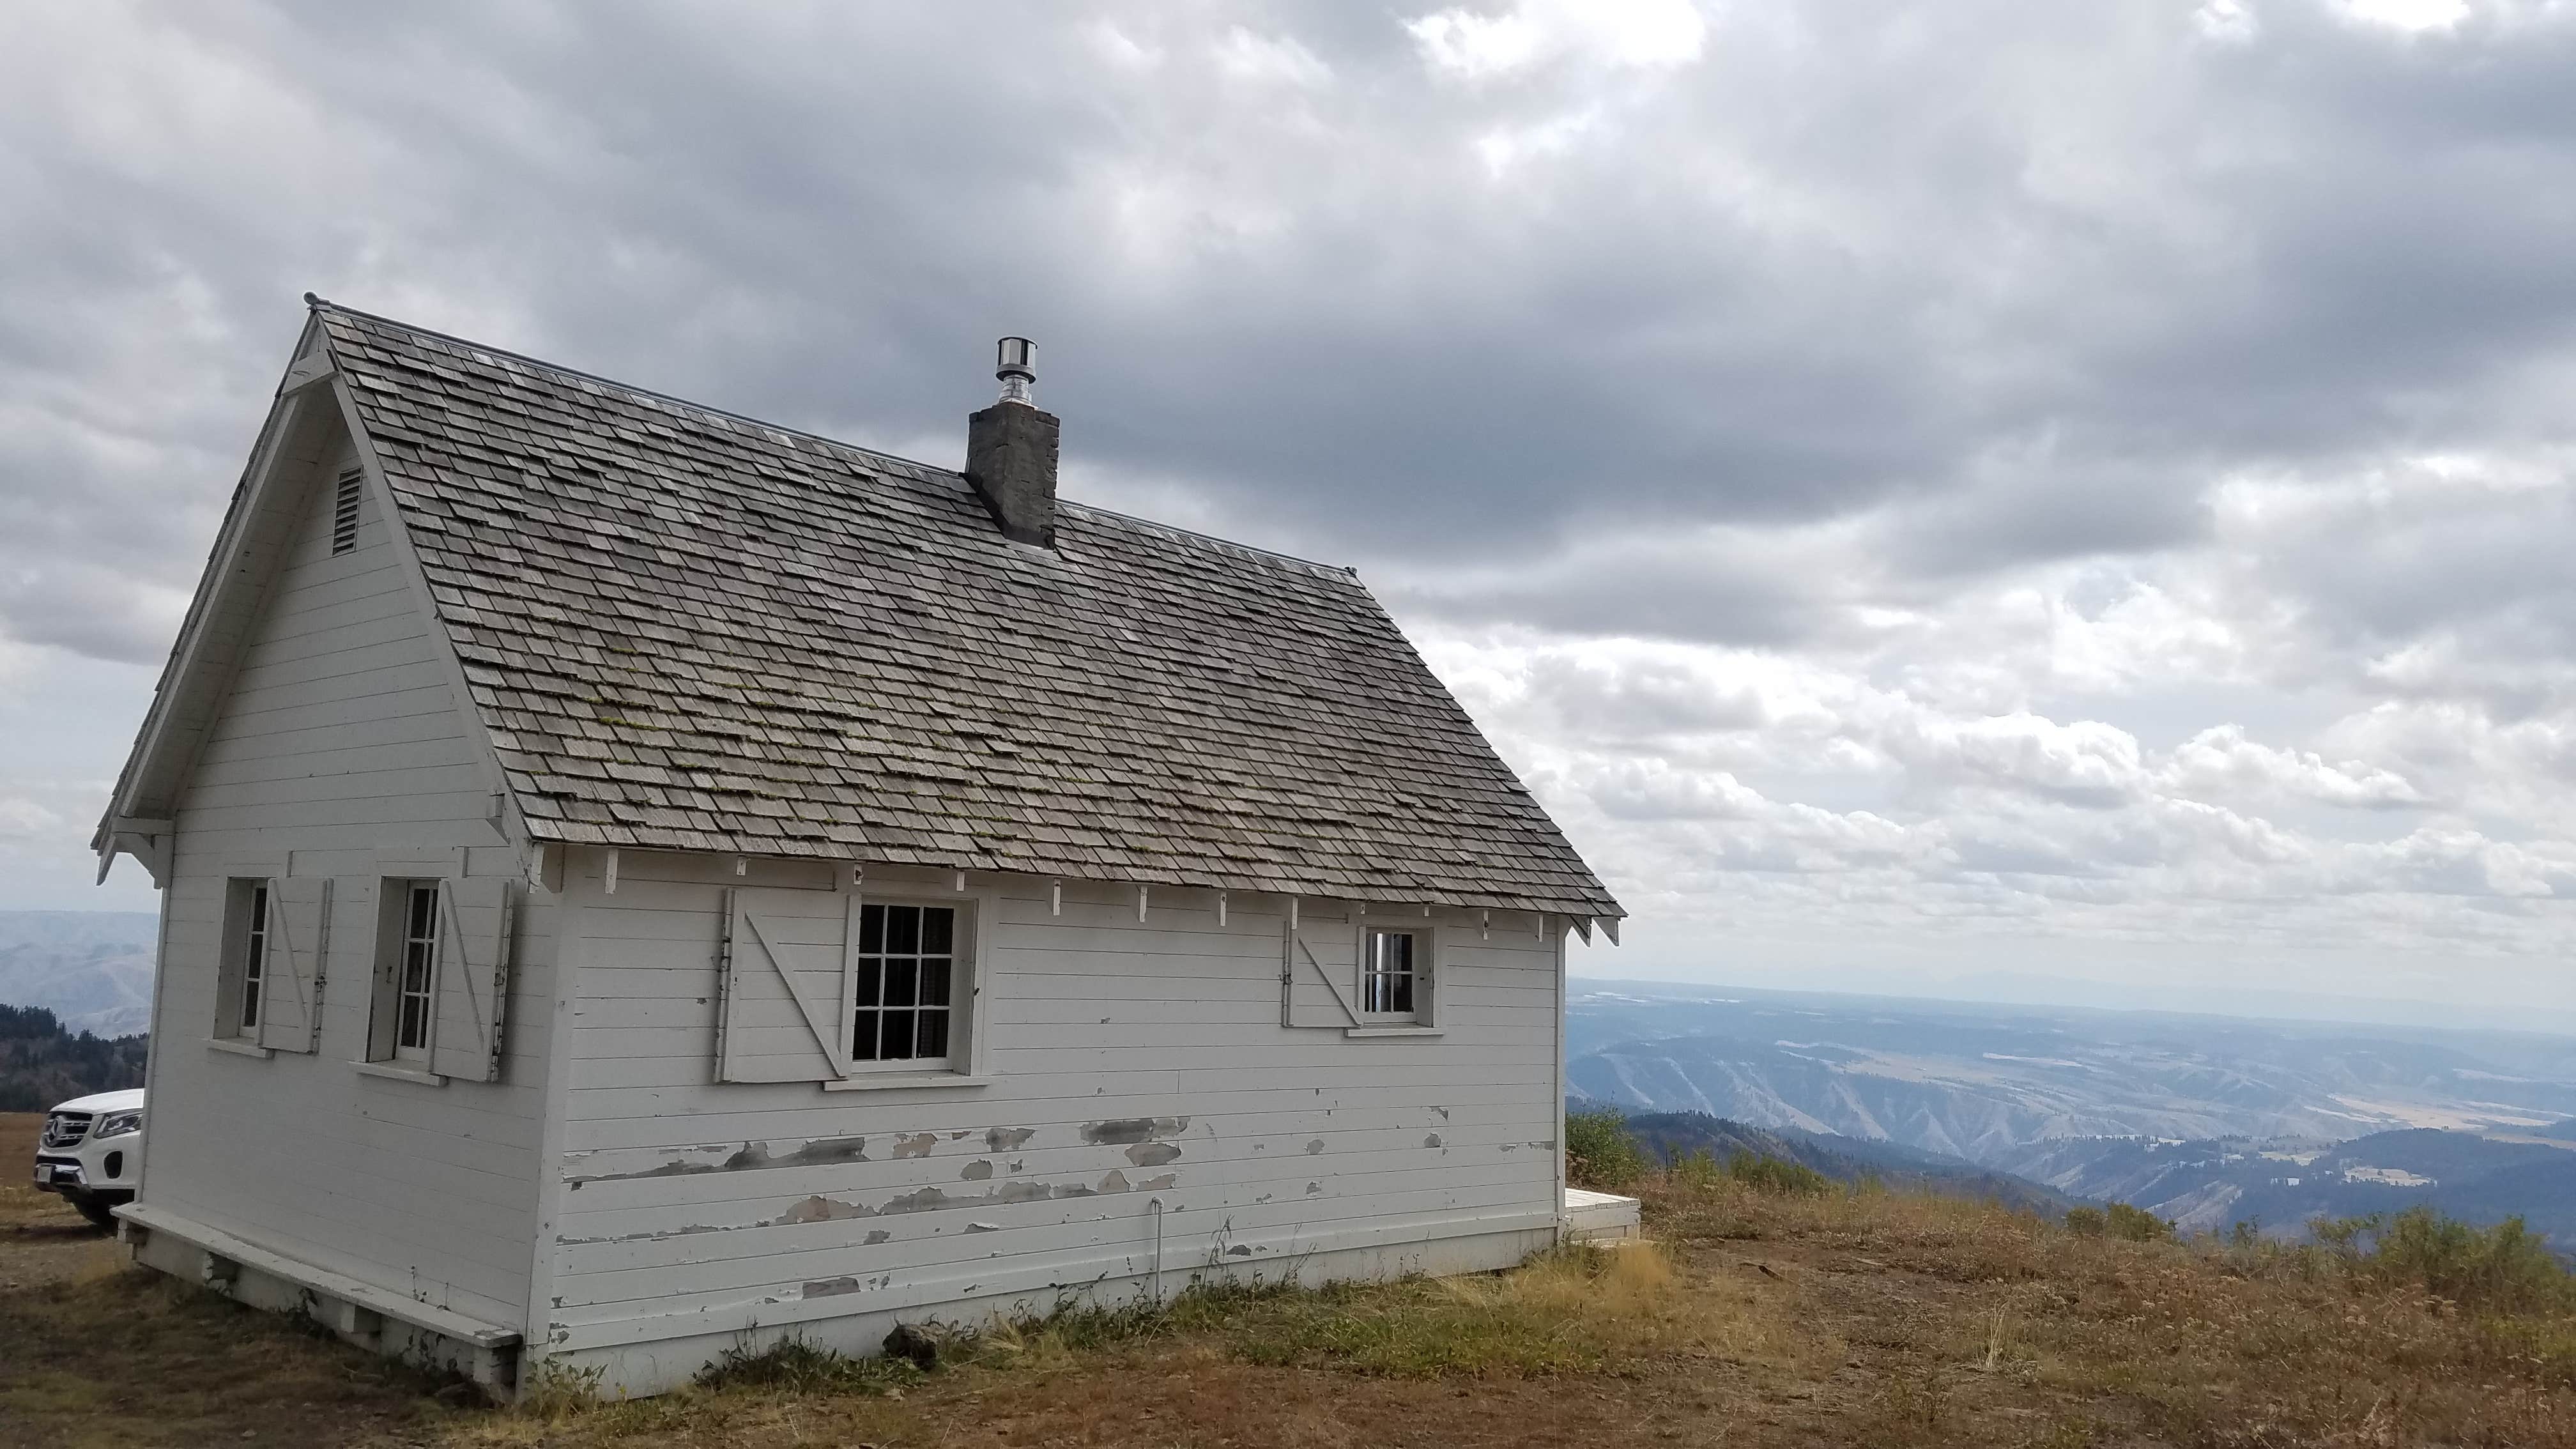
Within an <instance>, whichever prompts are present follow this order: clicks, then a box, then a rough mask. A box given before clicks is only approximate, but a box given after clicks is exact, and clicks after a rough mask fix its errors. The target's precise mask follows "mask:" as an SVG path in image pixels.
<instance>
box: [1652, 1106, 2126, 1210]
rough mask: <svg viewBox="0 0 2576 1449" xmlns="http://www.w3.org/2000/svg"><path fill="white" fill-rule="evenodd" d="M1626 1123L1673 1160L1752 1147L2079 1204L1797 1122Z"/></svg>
mask: <svg viewBox="0 0 2576 1449" xmlns="http://www.w3.org/2000/svg"><path fill="white" fill-rule="evenodd" d="M1625 1124H1626V1126H1627V1129H1628V1135H1629V1136H1631V1137H1634V1138H1636V1139H1637V1141H1638V1143H1639V1144H1640V1145H1641V1146H1643V1147H1644V1148H1645V1149H1646V1151H1647V1154H1648V1155H1649V1156H1651V1157H1653V1158H1654V1159H1655V1160H1657V1161H1658V1162H1665V1163H1669V1162H1672V1161H1675V1160H1677V1159H1679V1158H1680V1157H1682V1156H1684V1155H1685V1154H1688V1153H1691V1152H1695V1151H1705V1152H1707V1153H1708V1154H1709V1156H1710V1157H1712V1158H1713V1159H1715V1160H1716V1161H1718V1162H1720V1163H1723V1162H1725V1161H1726V1160H1727V1159H1728V1158H1729V1157H1731V1156H1733V1155H1734V1154H1736V1153H1748V1154H1751V1155H1753V1156H1756V1157H1774V1158H1779V1159H1781V1160H1783V1161H1788V1162H1795V1163H1797V1164H1799V1165H1800V1166H1802V1167H1810V1168H1813V1169H1815V1170H1816V1171H1817V1172H1820V1173H1823V1174H1824V1175H1825V1176H1827V1177H1830V1178H1832V1179H1833V1180H1834V1181H1836V1182H1841V1183H1848V1184H1853V1185H1857V1184H1860V1183H1863V1182H1877V1183H1880V1184H1882V1185H1884V1186H1886V1187H1889V1188H1893V1189H1898V1190H1903V1191H1920V1192H1934V1193H1940V1194H1942V1195H1944V1196H1950V1197H1967V1198H1978V1199H1986V1200H1992V1201H1997V1202H2001V1203H2003V1204H2004V1205H2005V1206H2007V1207H2014V1208H2020V1209H2023V1210H2025V1211H2029V1212H2035V1213H2039V1214H2041V1215H2043V1216H2048V1217H2055V1216H2057V1215H2059V1214H2062V1213H2064V1212H2065V1211H2066V1210H2067V1209H2068V1208H2070V1207H2073V1206H2075V1201H2074V1199H2072V1198H2070V1197H2068V1196H2067V1195H2066V1194H2064V1193H2061V1192H2059V1191H2057V1190H2056V1189H2054V1188H2051V1187H2047V1186H2044V1185H2042V1184H2040V1183H2036V1182H2032V1181H2030V1180H2029V1179H2027V1178H2022V1177H2016V1176H2014V1175H2012V1174H2011V1173H2005V1172H1996V1171H1994V1170H1992V1169H1990V1168H1984V1167H1979V1166H1978V1165H1977V1164H1975V1163H1973V1162H1968V1161H1964V1160H1962V1159H1960V1158H1956V1157H1945V1156H1942V1155H1941V1154H1939V1153H1932V1152H1918V1151H1916V1150H1914V1149H1912V1148H1908V1147H1899V1146H1896V1145H1894V1144H1892V1143H1885V1142H1862V1141H1859V1140H1856V1139H1853V1138H1848V1137H1828V1136H1825V1135H1822V1134H1819V1133H1811V1132H1800V1131H1797V1130H1795V1129H1794V1128H1793V1129H1787V1130H1783V1131H1778V1132H1772V1131H1766V1130H1764V1129H1763V1128H1760V1127H1749V1126H1746V1125H1745V1124H1744V1123H1741V1122H1729V1121H1727V1120H1725V1119H1723V1118H1719V1117H1711V1116H1709V1115H1707V1114H1706V1113H1704V1112H1653V1113H1646V1114H1643V1115H1640V1116H1632V1117H1627V1118H1625Z"/></svg>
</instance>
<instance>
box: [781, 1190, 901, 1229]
mask: <svg viewBox="0 0 2576 1449" xmlns="http://www.w3.org/2000/svg"><path fill="white" fill-rule="evenodd" d="M876 1215H877V1213H876V1209H874V1208H872V1207H869V1206H868V1205H867V1204H865V1203H855V1202H843V1201H841V1200H840V1199H839V1198H836V1197H809V1198H807V1199H805V1200H804V1201H803V1202H800V1203H798V1204H797V1205H796V1206H794V1207H792V1208H789V1209H788V1210H787V1211H785V1212H783V1213H780V1214H779V1215H778V1216H776V1217H774V1218H771V1219H770V1220H769V1221H768V1222H766V1223H760V1224H755V1226H759V1227H769V1228H786V1227H794V1226H795V1225H797V1224H799V1223H828V1222H833V1221H835V1220H837V1219H840V1218H872V1217H875V1216H876Z"/></svg>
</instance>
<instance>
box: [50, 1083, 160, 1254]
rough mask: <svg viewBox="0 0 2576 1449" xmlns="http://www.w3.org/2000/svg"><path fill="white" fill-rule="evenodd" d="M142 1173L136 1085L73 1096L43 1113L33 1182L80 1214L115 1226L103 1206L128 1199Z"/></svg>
mask: <svg viewBox="0 0 2576 1449" xmlns="http://www.w3.org/2000/svg"><path fill="white" fill-rule="evenodd" d="M142 1172H143V1089H142V1088H140V1087H133V1088H129V1089H127V1090H125V1091H122V1092H100V1093H98V1094H97V1095H96V1096H91V1097H74V1098H73V1099H71V1100H70V1101H68V1102H65V1103H63V1104H62V1105H61V1106H59V1107H56V1108H55V1109H54V1110H53V1111H51V1112H48V1113H46V1114H45V1130H44V1133H43V1135H41V1136H39V1137H38V1138H37V1139H36V1186H37V1187H39V1188H41V1189H43V1190H44V1191H46V1192H58V1193H61V1194H62V1195H63V1199H64V1200H65V1201H66V1202H69V1203H70V1204H71V1205H72V1206H73V1207H76V1208H79V1209H80V1211H81V1216H82V1217H85V1218H87V1219H89V1220H90V1221H91V1222H94V1223H96V1224H98V1225H99V1226H100V1227H102V1228H112V1227H115V1226H116V1219H115V1218H113V1217H110V1216H109V1215H108V1209H110V1208H113V1207H115V1206H116V1205H117V1204H118V1203H127V1202H132V1201H134V1181H135V1179H136V1178H137V1177H139V1176H141V1175H142Z"/></svg>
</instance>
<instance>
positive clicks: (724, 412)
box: [304, 292, 965, 478]
mask: <svg viewBox="0 0 2576 1449" xmlns="http://www.w3.org/2000/svg"><path fill="white" fill-rule="evenodd" d="M304 303H305V305H306V306H308V307H310V308H312V309H313V310H314V311H317V312H322V311H329V312H337V313H339V314H341V315H342V316H344V317H363V318H365V319H366V320H367V321H370V322H380V323H382V324H384V325H385V326H387V327H393V328H398V329H400V330H401V331H404V332H409V333H412V334H414V335H416V336H421V337H430V338H435V339H437V340H438V341H440V342H449V343H454V344H455V345H456V346H458V347H470V348H472V349H473V350H475V351H476V352H488V353H491V354H492V355H493V356H495V357H506V358H508V359H510V360H511V361H512V362H521V363H525V364H527V365H528V366H530V367H535V368H542V369H544V370H545V371H547V372H553V373H561V374H562V375H563V376H565V377H577V378H580V379H581V380H582V381H584V382H593V383H597V384H599V385H600V386H601V387H609V388H615V389H616V390H617V391H619V392H623V393H632V394H634V395H635V396H637V397H641V398H647V399H650V400H651V401H654V402H658V403H668V404H669V405H671V406H672V407H676V408H685V409H687V410H688V411H690V412H693V413H705V414H707V415H708V416H710V417H718V418H723V419H725V420H726V421H728V422H736V423H741V424H744V425H746V426H748V427H754V428H760V429H762V430H764V431H767V432H772V433H785V434H787V435H789V436H790V437H797V438H807V439H810V440H812V441H814V442H817V443H822V444H824V445H826V446H828V447H834V448H842V449H846V450H848V451H850V452H853V453H864V454H866V455H867V456H869V457H871V458H882V459H884V460H885V461H887V462H889V463H901V464H902V465H904V466H905V467H907V468H926V469H928V470H930V471H932V472H934V473H946V474H949V475H950V476H952V477H959V478H962V477H964V476H965V474H964V473H962V472H960V471H959V470H957V469H955V468H942V467H940V466H939V465H938V464H936V463H924V462H921V461H920V460H918V459H915V458H907V457H904V456H903V455H902V454H900V453H889V452H887V451H885V450H884V449H882V448H871V447H869V446H867V445H866V444H864V443H853V442H850V441H848V440H846V439H842V438H834V437H827V436H825V435H824V434H821V433H818V432H815V431H813V430H812V429H810V428H795V427H789V426H788V425H787V424H785V423H773V422H771V421H769V420H768V419H767V418H755V417H753V416H752V415H751V414H749V413H738V412H735V411H734V410H732V409H731V408H720V407H717V406H715V405H713V404H712V403H702V402H696V401H693V400H691V399H689V398H684V397H681V396H679V395H677V394H675V393H667V392H662V391H660V390H658V389H655V388H649V387H643V386H640V385H638V384H636V383H631V382H621V381H619V380H618V379H616V378H613V377H604V376H602V375H600V374H599V373H596V372H584V371H582V370H581V369H580V368H578V367H567V366H565V365H564V364H562V363H560V362H548V361H547V360H546V359H544V358H542V357H532V356H530V355H528V354H527V353H524V352H513V351H511V350H510V349H509V348H506V347H495V346H493V345H492V344H490V343H488V342H477V341H475V340H474V339H473V338H471V337H459V336H457V335H456V334H455V333H453V332H441V331H439V330H438V329H437V328H435V327H423V326H421V325H420V324H419V323H417V322H405V321H403V320H402V319H401V318H399V317H388V316H385V315H384V314H383V313H381V312H367V311H362V310H360V309H359V308H356V307H352V306H349V305H347V304H346V303H342V302H334V301H332V300H331V299H330V298H328V297H318V296H315V295H314V294H313V293H311V292H307V293H305V294H304Z"/></svg>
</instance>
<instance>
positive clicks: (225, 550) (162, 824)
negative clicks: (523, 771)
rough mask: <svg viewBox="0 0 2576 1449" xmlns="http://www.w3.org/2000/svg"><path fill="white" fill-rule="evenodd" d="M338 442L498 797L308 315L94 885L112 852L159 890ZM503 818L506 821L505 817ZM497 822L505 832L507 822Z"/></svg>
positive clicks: (105, 839) (496, 772) (367, 453)
mask: <svg viewBox="0 0 2576 1449" xmlns="http://www.w3.org/2000/svg"><path fill="white" fill-rule="evenodd" d="M344 443H353V444H354V447H355V451H356V454H357V457H358V461H359V466H360V469H361V471H362V474H363V477H364V487H365V490H366V492H367V494H368V496H369V500H370V502H371V503H372V504H373V508H372V510H371V512H372V513H373V514H374V515H375V516H376V517H379V518H381V519H383V520H384V523H385V528H386V533H387V535H388V536H389V539H390V541H391V544H392V547H393V549H394V552H395V554H396V555H397V557H398V558H399V560H400V563H401V568H402V571H403V573H404V575H405V578H406V581H407V586H408V590H409V592H410V593H411V595H412V602H413V606H414V607H415V608H416V609H417V610H418V611H419V613H420V616H421V618H422V619H423V620H424V621H427V622H428V623H429V624H430V628H431V633H432V635H433V637H434V638H435V640H436V642H437V645H438V653H439V656H440V658H441V660H442V662H443V664H444V672H445V674H446V675H447V683H448V693H449V696H450V698H451V700H452V703H453V707H454V708H455V709H456V711H457V712H458V715H459V717H460V718H461V720H462V722H463V726H464V729H465V731H466V734H467V735H468V737H469V738H471V739H472V740H474V741H475V742H476V744H477V746H478V748H477V750H476V755H477V757H478V760H479V761H480V763H481V766H482V770H483V773H484V774H485V775H486V776H487V778H488V779H489V781H490V787H491V789H492V791H493V792H494V793H495V794H496V795H498V796H500V798H501V799H503V800H506V798H507V797H506V795H502V794H501V792H502V791H503V784H502V777H501V771H500V765H499V760H498V758H497V757H496V756H495V755H494V754H493V752H492V749H491V741H490V738H489V736H488V734H487V733H486V730H485V727H484V722H483V720H482V717H481V715H480V713H479V712H478V711H476V710H475V709H474V708H473V705H472V701H471V699H470V697H469V695H468V694H467V691H466V688H465V677H464V669H463V665H462V663H461V662H460V661H459V660H458V659H457V657H456V651H455V647H454V645H453V643H452V641H450V640H449V639H448V638H447V635H446V631H445V630H444V628H443V627H440V626H439V624H438V622H437V620H438V611H437V609H436V608H435V607H434V604H433V601H432V599H431V597H430V593H429V590H428V586H427V583H426V581H425V579H424V577H423V575H422V573H421V568H420V561H419V558H418V556H417V554H416V553H415V552H414V550H413V549H412V547H411V541H410V538H409V535H408V533H407V530H406V528H405V525H404V523H403V521H402V514H401V512H400V510H399V509H398V508H397V507H396V506H395V504H394V500H393V497H392V495H391V493H390V491H389V490H388V489H387V487H386V484H385V480H384V475H383V470H382V469H381V467H380V466H379V465H378V462H377V459H376V456H375V450H374V448H373V447H372V446H371V443H370V440H369V439H368V438H367V436H366V434H365V432H364V431H363V429H362V427H361V425H360V424H359V422H358V415H357V411H356V409H355V408H354V407H353V406H352V405H351V403H350V400H349V398H348V396H347V381H346V379H345V377H344V376H343V375H342V374H341V372H340V370H339V369H338V368H337V367H336V366H335V364H334V362H333V359H332V356H331V346H330V340H329V336H328V334H327V332H326V331H325V329H324V328H323V327H322V326H321V324H320V321H319V318H318V317H308V319H307V321H306V323H305V327H304V331H303V333H302V335H301V337H300V338H299V339H298V340H297V343H296V347H295V354H294V360H293V361H292V362H291V363H290V364H289V365H288V367H287V370H286V375H285V377H284V378H283V380H281V381H280V383H279V384H278V390H277V395H276V400H275V402H274V403H273V404H272V405H271V406H270V408H269V414H268V418H267V421H266V422H265V423H264V424H263V425H262V427H261V429H260V433H259V438H258V441H257V443H256V444H255V445H254V446H253V448H252V451H251V457H250V461H249V463H248V465H247V466H246V467H245V468H244V470H243V473H242V478H241V482H240V483H239V484H238V485H237V486H236V487H235V489H234V491H233V499H232V503H231V505H230V507H229V508H227V509H226V511H225V514H224V521H223V525H222V527H221V528H220V529H219V530H218V531H217V532H216V535H215V544H214V548H213V550H212V551H211V553H210V554H209V555H208V558H207V563H206V571H205V573H204V575H203V576H202V577H201V578H200V579H199V580H198V584H197V591H196V595H195V597H194V598H193V599H192V600H191V601H190V603H189V606H188V612H187V615H186V618H185V620H184V621H183V622H182V624H181V626H180V630H179V638H178V642H177V643H176V644H175V645H173V646H172V649H171V652H170V658H169V660H168V661H167V662H166V663H165V664H164V665H163V666H162V671H161V679H160V682H159V683H158V684H157V685H156V686H155V688H154V691H153V699H152V707H151V709H150V710H149V712H148V713H147V714H146V715H145V717H144V723H143V728H142V731H141V732H140V734H139V735H138V736H137V737H136V739H135V743H134V748H133V750H132V752H131V753H130V754H129V755H128V757H127V759H126V763H125V768H124V770H123V771H122V772H121V773H120V774H119V776H118V778H117V784H116V791H115V793H114V794H113V795H112V796H111V797H110V799H109V803H108V809H107V813H106V815H105V816H104V817H103V818H102V819H101V820H100V822H99V826H98V831H97V834H96V835H95V836H94V837H93V838H92V840H91V846H92V848H93V849H95V850H96V851H97V852H98V857H99V879H100V880H102V881H104V880H105V879H106V878H107V873H108V869H109V867H110V866H111V865H113V863H114V861H115V858H116V856H117V855H118V854H120V853H123V854H128V855H132V856H133V857H134V858H135V859H136V860H137V861H138V862H140V863H141V864H142V865H143V867H144V869H145V870H146V871H148V872H150V874H151V876H152V878H153V882H154V884H156V885H162V884H166V883H167V881H168V878H169V869H170V860H171V849H172V837H173V832H174V830H175V828H176V827H175V815H176V813H177V810H178V806H179V804H180V801H181V800H182V799H183V798H184V796H185V793H186V790H187V787H188V784H189V781H190V780H191V778H192V777H193V776H194V774H195V772H196V768H197V762H198V760H199V758H200V757H201V755H202V754H203V752H204V750H205V747H206V743H207V740H208V738H209V735H210V732H211V731H212V730H213V729H214V728H215V726H216V724H217V722H218V721H219V720H220V719H221V718H222V715H223V712H224V709H225V706H226V703H227V701H228V700H229V698H230V696H231V694H232V692H233V688H234V681H235V679H236V677H237V676H238V674H239V672H240V669H241V667H242V664H243V661H244V658H245V655H246V653H247V650H248V647H249V645H250V643H251V641H252V638H253V633H254V631H255V630H256V629H257V628H258V626H259V623H260V621H261V619H262V617H263V614H264V613H265V611H266V608H267V605H268V602H269V599H270V596H271V594H272V593H273V592H274V589H275V585H276V581H277V578H278V576H279V574H280V573H281V571H282V570H283V568H284V566H285V563H286V560H287V557H288V554H289V553H290V551H291V550H292V548H293V547H294V545H295V542H296V540H297V536H298V530H299V528H300V527H301V526H302V525H303V523H304V521H305V516H306V514H307V512H308V510H309V507H310V505H311V502H312V499H313V496H314V493H315V491H316V490H317V489H320V488H323V487H326V486H328V483H329V480H327V479H325V478H323V477H322V476H321V474H322V472H323V471H324V468H323V465H324V464H325V463H326V462H327V461H328V460H329V459H330V458H331V457H332V456H334V455H335V454H338V453H340V452H342V451H343V445H344ZM509 813H510V814H511V815H512V816H513V817H515V815H516V811H515V810H510V811H509ZM502 823H503V822H501V821H499V820H497V819H496V821H495V824H496V825H500V824H502ZM509 823H510V824H515V823H516V822H515V819H513V820H512V821H511V822H509ZM510 833H512V834H515V833H516V832H510Z"/></svg>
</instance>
